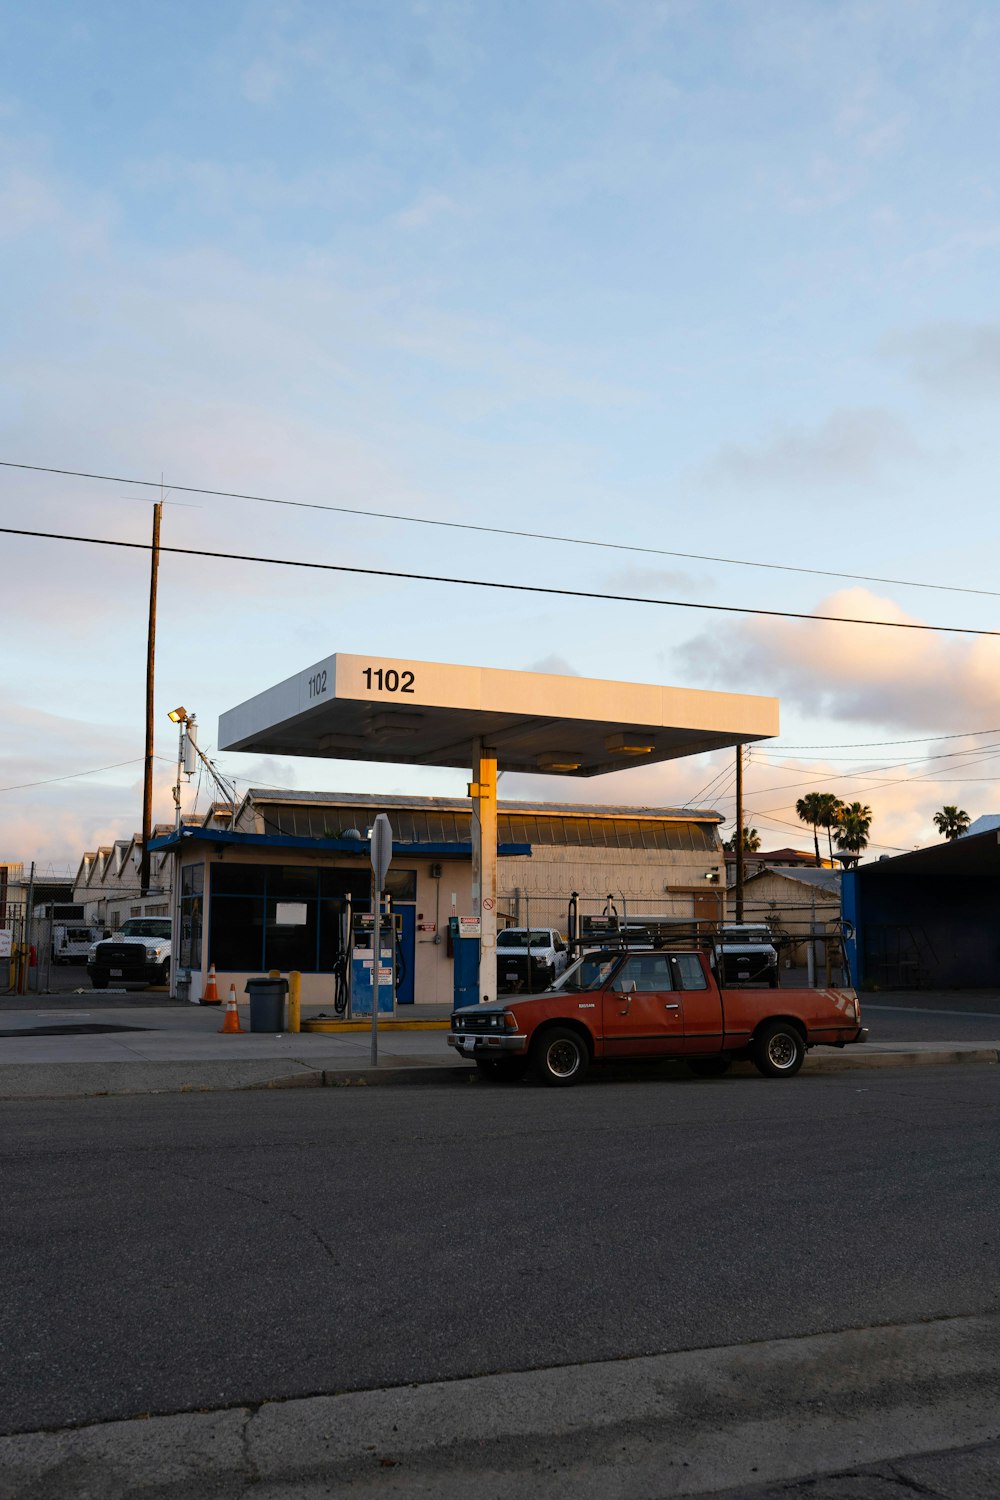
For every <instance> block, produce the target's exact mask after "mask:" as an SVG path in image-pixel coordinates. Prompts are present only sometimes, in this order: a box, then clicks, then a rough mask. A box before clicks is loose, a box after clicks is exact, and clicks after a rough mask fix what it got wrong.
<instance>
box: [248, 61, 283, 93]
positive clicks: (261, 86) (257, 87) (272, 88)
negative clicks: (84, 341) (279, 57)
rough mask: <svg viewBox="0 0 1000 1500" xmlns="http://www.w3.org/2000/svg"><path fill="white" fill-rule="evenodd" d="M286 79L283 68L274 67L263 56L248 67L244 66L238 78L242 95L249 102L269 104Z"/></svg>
mask: <svg viewBox="0 0 1000 1500" xmlns="http://www.w3.org/2000/svg"><path fill="white" fill-rule="evenodd" d="M287 81H288V80H287V76H286V74H285V71H284V69H283V68H279V67H276V66H275V64H274V63H272V62H268V61H267V60H266V59H265V58H257V60H256V61H255V62H252V63H251V64H250V66H249V67H247V68H244V70H243V76H242V78H241V80H240V82H241V85H242V91H243V97H244V98H245V99H248V100H249V101H250V103H251V104H270V103H271V101H272V99H273V98H274V96H275V94H276V93H277V92H278V90H279V89H280V88H281V87H283V85H284V84H285V83H286V82H287Z"/></svg>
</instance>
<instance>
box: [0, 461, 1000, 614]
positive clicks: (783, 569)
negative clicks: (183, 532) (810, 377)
mask: <svg viewBox="0 0 1000 1500" xmlns="http://www.w3.org/2000/svg"><path fill="white" fill-rule="evenodd" d="M0 468H4V469H23V470H27V471H28V472H30V473H33V474H58V475H61V476H62V477H64V478H68V479H95V480H97V481H99V482H100V483H102V484H135V485H140V486H142V487H143V488H146V489H160V490H162V488H163V480H162V479H159V480H154V479H129V478H126V477H125V476H124V475H120V474H92V473H89V472H87V471H86V470H84V469H56V468H52V467H51V466H49V465H46V464H20V463H14V462H13V461H12V460H9V459H0ZM169 489H170V490H171V491H177V492H178V493H180V494H185V495H210V496H212V497H214V498H215V499H219V500H250V501H253V502H254V503H255V504H258V505H282V506H287V507H289V508H291V509H293V510H319V511H330V512H332V513H333V514H335V515H341V516H365V517H367V518H368V519H370V520H374V521H401V522H403V523H405V524H406V525H409V526H440V527H444V528H446V529H447V530H450V531H474V532H479V533H481V534H484V535H487V536H510V537H517V538H519V539H521V540H525V541H535V542H558V543H560V544H562V545H565V546H571V547H594V548H598V549H601V550H604V551H608V552H632V553H637V554H640V555H642V556H647V557H675V558H682V559H683V560H684V561H686V562H709V563H724V564H725V565H726V566H727V567H732V568H764V569H767V570H768V571H770V572H775V573H799V574H804V575H807V576H809V577H813V578H847V579H850V580H851V581H852V582H855V583H889V584H893V585H895V586H897V587H899V588H908V589H935V590H937V591H939V592H942V593H950V594H977V595H980V596H981V597H984V598H988V599H997V598H1000V592H998V591H997V590H996V589H976V588H970V587H968V586H967V585H963V584H957V583H925V582H923V581H922V580H921V579H913V578H883V577H881V576H880V575H879V574H875V573H846V572H842V571H839V570H837V569H832V568H803V567H797V566H793V565H792V564H791V563H774V562H760V561H757V560H750V559H748V558H745V557H716V556H714V555H713V554H711V553H703V552H675V551H671V550H669V549H668V548H666V547H641V546H639V545H638V544H636V543H630V542H606V541H601V540H598V539H597V538H591V537H580V536H563V535H561V534H558V533H553V532H546V531H518V530H515V529H514V528H512V527H507V526H484V525H482V524H481V523H477V522H474V521H442V520H439V519H438V518H436V517H432V516H413V515H407V514H406V513H405V512H402V511H383V510H365V509H363V508H362V507H361V506H351V505H330V504H326V503H323V502H320V501H318V500H283V499H280V498H278V497H276V496H273V495H251V494H244V493H241V492H240V491H239V490H214V489H207V488H205V487H204V486H201V485H194V484H171V485H170V486H169ZM163 550H164V551H166V550H167V549H166V548H164V549H163ZM984 633H989V632H984Z"/></svg>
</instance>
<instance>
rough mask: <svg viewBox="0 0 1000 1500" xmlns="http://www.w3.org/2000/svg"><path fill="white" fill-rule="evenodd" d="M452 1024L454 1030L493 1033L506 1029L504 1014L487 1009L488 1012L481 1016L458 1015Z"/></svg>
mask: <svg viewBox="0 0 1000 1500" xmlns="http://www.w3.org/2000/svg"><path fill="white" fill-rule="evenodd" d="M451 1024H452V1029H453V1030H454V1031H464V1032H483V1031H492V1032H493V1033H496V1032H498V1031H503V1030H505V1027H504V1024H503V1015H502V1014H501V1013H500V1012H499V1011H486V1013H485V1014H484V1015H481V1016H476V1015H472V1016H456V1017H455V1018H454V1019H453V1020H452V1023H451Z"/></svg>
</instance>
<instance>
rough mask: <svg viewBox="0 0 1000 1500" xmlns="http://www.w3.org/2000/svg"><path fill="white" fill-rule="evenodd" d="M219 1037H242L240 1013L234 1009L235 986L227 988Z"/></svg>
mask: <svg viewBox="0 0 1000 1500" xmlns="http://www.w3.org/2000/svg"><path fill="white" fill-rule="evenodd" d="M219 1035H220V1036H243V1035H244V1031H243V1027H242V1026H241V1025H240V1013H239V1011H238V1010H237V1008H236V986H235V984H231V985H230V986H229V999H228V1000H227V1001H226V1014H225V1016H224V1018H223V1021H222V1025H221V1026H220V1027H219Z"/></svg>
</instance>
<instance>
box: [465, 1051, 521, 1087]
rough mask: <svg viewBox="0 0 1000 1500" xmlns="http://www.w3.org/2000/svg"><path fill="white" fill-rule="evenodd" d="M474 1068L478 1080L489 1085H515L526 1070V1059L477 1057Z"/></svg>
mask: <svg viewBox="0 0 1000 1500" xmlns="http://www.w3.org/2000/svg"><path fill="white" fill-rule="evenodd" d="M476 1068H477V1070H478V1072H479V1076H480V1078H483V1079H486V1080H487V1081H488V1082H489V1083H516V1082H517V1080H518V1079H519V1078H523V1077H524V1075H525V1073H526V1071H527V1068H528V1059H527V1058H526V1057H477V1058H476Z"/></svg>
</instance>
